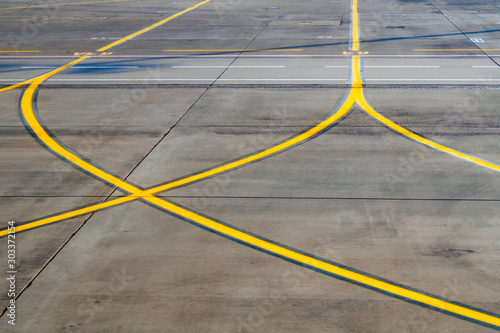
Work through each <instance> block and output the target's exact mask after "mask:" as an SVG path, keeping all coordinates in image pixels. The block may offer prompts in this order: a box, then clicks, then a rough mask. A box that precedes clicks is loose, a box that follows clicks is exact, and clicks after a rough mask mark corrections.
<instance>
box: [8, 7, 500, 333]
mask: <svg viewBox="0 0 500 333" xmlns="http://www.w3.org/2000/svg"><path fill="white" fill-rule="evenodd" d="M208 1H210V0H206V1H204V2H202V3H199V4H198V5H195V6H193V7H191V8H190V9H187V10H185V11H183V12H181V13H178V14H176V15H174V16H172V17H170V18H167V19H165V20H163V21H160V22H158V23H156V24H154V25H152V26H150V27H148V28H145V29H142V30H140V31H139V32H137V33H134V34H131V35H129V36H127V37H125V38H123V39H121V40H119V41H117V42H115V43H112V44H109V45H108V46H105V47H103V48H101V49H99V50H98V51H99V52H102V51H104V50H107V49H109V48H111V47H113V46H114V45H117V44H119V43H123V42H125V41H127V40H129V39H131V38H133V37H135V36H138V35H140V34H141V33H144V32H146V31H149V30H151V29H153V28H155V27H157V26H159V25H160V24H162V23H165V22H168V21H169V20H170V19H172V18H174V17H177V16H179V15H181V14H182V13H185V12H187V11H189V10H192V9H194V8H197V7H198V6H200V5H202V4H204V3H206V2H208ZM352 18H353V20H352V22H353V23H352V26H351V28H352V31H351V39H352V40H351V50H350V51H359V31H358V24H359V23H358V9H357V0H353V1H352ZM86 59H87V57H82V58H79V59H77V60H74V61H72V62H70V63H68V64H66V65H64V66H62V67H60V68H57V69H55V70H53V71H50V72H49V73H47V74H44V75H41V76H38V77H36V78H33V79H31V80H27V81H25V82H24V83H22V84H27V83H30V86H29V87H28V88H27V89H26V90H25V92H24V94H23V96H22V99H21V114H22V118H23V119H24V121H25V124H26V127H27V128H28V129H29V130H30V132H31V133H32V134H33V135H34V136H35V137H36V138H37V139H38V140H40V141H41V142H43V144H44V145H45V146H46V148H47V149H48V150H50V151H52V152H53V153H55V154H56V155H59V156H60V157H61V158H62V159H63V160H66V161H68V162H69V163H70V164H72V165H74V166H76V167H77V168H79V169H82V170H84V171H85V172H86V173H89V174H91V175H93V176H94V177H96V178H98V179H101V180H104V181H106V182H108V183H110V184H113V185H115V186H116V187H118V188H120V189H122V190H124V191H126V192H129V193H130V195H129V196H126V197H120V198H117V199H114V200H113V201H110V202H104V203H101V204H98V205H96V206H98V209H102V208H106V207H110V206H111V205H116V204H119V203H124V202H126V201H130V200H133V199H137V198H140V199H142V200H144V201H147V202H149V203H151V204H153V205H155V206H156V207H159V208H161V209H163V210H165V211H167V212H169V213H171V214H174V215H176V216H178V217H181V218H183V219H185V220H188V221H191V222H193V223H194V224H197V225H199V226H202V227H203V228H205V229H208V230H211V231H213V232H215V233H218V234H220V235H222V236H224V237H226V238H229V239H232V240H235V241H237V242H240V243H243V244H246V245H248V246H251V247H253V248H255V249H258V250H261V251H263V252H265V253H270V254H273V255H275V256H278V257H281V258H283V259H286V260H289V261H292V262H294V263H297V264H300V265H303V266H306V267H309V268H312V269H315V270H318V271H320V272H323V273H326V274H329V275H332V276H334V277H338V278H341V279H343V280H347V281H350V282H351V283H356V284H361V285H363V286H366V287H368V288H371V289H375V290H378V291H380V292H383V293H386V294H388V295H392V296H395V297H397V298H401V299H404V300H408V301H411V302H413V303H417V304H420V305H424V306H428V307H431V308H432V309H435V310H439V311H445V312H446V313H448V314H453V315H455V316H459V317H461V318H464V319H467V320H470V321H473V322H475V323H479V324H481V325H485V326H488V327H492V328H495V329H500V318H499V317H498V316H497V315H493V314H488V313H485V312H483V311H482V310H476V309H471V308H469V307H467V306H465V305H460V304H455V303H453V302H451V301H447V300H443V299H441V298H439V297H437V296H433V295H429V294H426V293H424V292H420V291H417V290H413V289H412V288H409V287H404V286H400V285H397V284H395V283H392V282H390V281H385V280H382V279H380V278H376V277H372V276H370V275H368V274H366V273H362V272H357V271H354V270H351V269H348V268H346V267H341V266H340V265H337V264H335V263H331V262H327V261H324V260H321V259H319V258H316V257H313V256H312V255H308V254H305V253H301V252H300V251H298V250H294V249H291V248H288V247H286V246H283V245H280V244H277V243H274V242H272V241H270V240H267V239H264V238H261V237H259V236H257V235H251V234H249V233H247V232H245V231H243V230H238V229H236V228H234V227H232V226H230V225H226V224H224V223H222V222H218V221H217V220H215V219H213V218H210V217H207V216H202V215H200V214H198V213H196V212H193V211H191V210H188V209H186V208H183V207H180V206H178V205H176V204H174V203H171V202H168V201H165V200H163V199H161V198H158V197H156V196H154V195H153V194H154V193H156V192H155V191H157V192H159V191H164V190H166V189H169V188H173V187H174V186H181V185H184V184H188V183H192V182H195V181H198V180H202V179H206V178H207V177H211V176H213V175H216V174H220V173H223V172H226V171H230V170H234V169H235V168H238V167H241V166H244V165H247V164H249V163H252V162H254V161H257V160H259V159H262V158H264V157H267V156H271V155H273V154H276V153H278V152H281V151H284V150H286V149H288V148H291V147H293V146H294V145H297V144H299V143H301V142H304V141H305V140H308V139H309V138H311V137H314V136H315V135H317V134H320V133H321V132H322V131H323V130H325V129H326V128H329V126H331V125H332V124H334V123H335V122H336V121H337V120H340V119H341V118H342V117H343V116H344V115H346V114H347V113H348V112H349V111H350V110H351V109H352V108H353V107H354V106H355V105H358V106H359V107H360V108H362V109H363V110H365V112H367V113H368V114H369V115H370V116H372V117H374V118H375V119H377V120H379V121H381V122H382V123H384V124H385V125H386V126H388V127H390V128H392V129H394V130H396V131H397V132H399V133H401V134H403V135H405V136H407V137H408V138H410V139H413V140H416V141H419V142H421V143H423V144H426V145H428V146H430V147H432V148H434V149H437V150H441V151H444V152H446V153H448V154H451V155H454V156H456V157H459V158H462V159H467V160H468V161H469V162H472V163H475V164H478V165H482V166H487V167H488V166H489V167H492V168H498V166H496V165H494V164H491V165H488V164H487V163H489V162H485V161H482V160H480V159H477V158H474V157H471V156H469V155H467V154H464V153H460V152H458V151H456V150H453V149H451V148H448V147H445V146H442V145H439V144H437V143H434V142H433V141H431V140H428V139H425V138H422V137H420V136H418V135H417V134H415V133H413V132H411V131H409V130H407V129H405V128H403V127H401V126H399V125H397V124H395V123H394V122H392V121H390V120H389V119H387V118H385V117H383V116H381V115H380V114H378V113H377V112H376V111H375V110H374V109H373V108H372V107H371V106H370V105H369V103H368V102H367V100H366V99H365V96H364V93H363V78H362V63H361V58H360V56H351V78H350V81H351V88H350V90H349V94H348V96H347V97H346V99H345V101H344V103H343V104H342V106H341V107H340V108H339V109H338V110H337V112H335V113H334V114H333V115H331V116H330V117H328V118H327V119H325V120H324V121H322V122H320V123H319V124H317V125H316V126H315V127H313V128H311V129H309V130H307V131H305V132H304V133H302V134H299V135H297V136H295V137H293V138H291V139H289V140H287V141H285V142H283V143H280V144H277V145H276V146H273V147H271V148H268V149H266V150H264V151H261V152H257V153H255V154H253V155H250V156H246V157H243V158H241V159H239V160H237V161H234V162H231V163H228V164H225V165H222V166H219V167H216V168H214V169H212V170H208V171H204V172H200V173H198V174H195V175H192V176H189V177H186V178H184V179H180V180H177V181H173V182H171V183H169V184H165V185H160V186H157V187H155V188H153V189H149V190H142V189H140V188H137V187H136V186H133V185H131V184H129V183H127V182H125V181H123V180H121V179H120V178H118V177H116V176H113V175H111V174H109V173H108V172H106V171H104V170H102V169H101V168H99V167H98V166H95V165H93V164H92V163H91V162H88V161H85V160H83V159H82V158H80V157H79V156H77V155H76V154H75V153H72V152H70V151H69V150H67V149H66V148H65V147H64V146H62V145H61V144H59V143H58V142H57V141H56V140H55V139H54V138H53V137H52V136H51V135H50V134H49V133H48V132H47V131H46V130H45V127H44V126H43V124H41V123H40V121H39V119H38V118H37V116H36V114H35V110H34V108H33V106H34V105H35V103H36V99H35V96H36V92H37V90H38V88H39V85H40V84H42V83H43V82H44V81H45V80H46V79H48V78H49V77H51V76H52V75H55V74H57V73H59V72H61V71H63V70H65V69H66V68H69V67H71V66H73V65H75V64H77V63H79V62H82V61H84V60H86ZM20 84H21V83H20ZM0 91H2V90H0ZM481 163H482V164H481ZM485 163H486V164H485ZM498 170H500V169H498ZM498 170H497V171H498ZM89 208H90V207H87V208H81V209H79V211H80V212H83V211H85V210H88V209H89ZM72 213H74V212H68V213H65V214H66V217H68V216H69V215H70V214H72ZM33 223H40V221H36V222H33ZM22 227H23V226H22V225H20V226H19V227H16V229H17V230H18V231H21V229H20V228H22Z"/></svg>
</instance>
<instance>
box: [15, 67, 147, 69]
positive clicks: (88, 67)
mask: <svg viewBox="0 0 500 333" xmlns="http://www.w3.org/2000/svg"><path fill="white" fill-rule="evenodd" d="M21 68H27V69H51V68H59V67H57V66H23V67H21ZM71 68H89V69H125V68H139V66H72V67H71Z"/></svg>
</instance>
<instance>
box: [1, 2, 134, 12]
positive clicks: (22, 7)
mask: <svg viewBox="0 0 500 333" xmlns="http://www.w3.org/2000/svg"><path fill="white" fill-rule="evenodd" d="M119 1H130V0H103V1H86V2H72V3H52V4H47V5H33V6H20V7H7V8H0V10H10V9H28V8H40V7H55V6H71V5H87V4H95V3H101V2H119Z"/></svg>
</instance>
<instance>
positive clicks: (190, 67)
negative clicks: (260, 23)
mask: <svg viewBox="0 0 500 333" xmlns="http://www.w3.org/2000/svg"><path fill="white" fill-rule="evenodd" d="M285 67H286V66H171V68H183V69H186V68H187V69H192V68H193V69H198V68H285Z"/></svg>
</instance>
